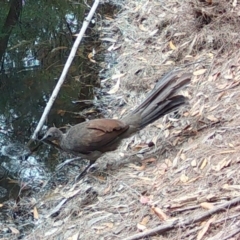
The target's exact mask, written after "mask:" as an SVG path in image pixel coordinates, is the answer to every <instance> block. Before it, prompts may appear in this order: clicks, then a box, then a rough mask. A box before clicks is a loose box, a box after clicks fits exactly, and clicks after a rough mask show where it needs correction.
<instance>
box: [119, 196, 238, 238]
mask: <svg viewBox="0 0 240 240" xmlns="http://www.w3.org/2000/svg"><path fill="white" fill-rule="evenodd" d="M238 203H240V197H238V198H234V199H233V200H231V201H228V202H226V203H223V204H221V205H219V206H216V207H214V208H212V209H211V210H209V211H207V212H205V213H203V214H200V215H198V216H196V217H192V218H188V219H185V220H175V221H173V222H170V223H167V224H164V225H161V226H158V227H156V228H153V229H151V230H148V231H145V232H143V233H138V234H135V235H133V236H130V237H127V238H124V239H123V240H138V239H142V238H144V237H149V236H154V235H157V234H160V233H163V232H166V231H168V230H171V229H173V228H175V227H177V228H179V227H184V226H186V225H189V224H193V223H196V222H200V221H202V220H204V219H206V218H208V217H210V216H211V215H213V214H215V213H218V212H222V211H225V210H227V209H229V208H231V207H233V206H235V205H236V204H238Z"/></svg>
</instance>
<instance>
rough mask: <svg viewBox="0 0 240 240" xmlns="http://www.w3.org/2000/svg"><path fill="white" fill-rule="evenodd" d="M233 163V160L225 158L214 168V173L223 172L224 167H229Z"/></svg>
mask: <svg viewBox="0 0 240 240" xmlns="http://www.w3.org/2000/svg"><path fill="white" fill-rule="evenodd" d="M231 161H232V160H231V159H228V160H227V159H226V158H224V159H223V160H221V161H220V162H219V163H218V164H217V165H215V166H212V169H213V170H214V171H217V172H218V171H220V170H222V169H223V168H224V167H228V166H229V165H230V163H231Z"/></svg>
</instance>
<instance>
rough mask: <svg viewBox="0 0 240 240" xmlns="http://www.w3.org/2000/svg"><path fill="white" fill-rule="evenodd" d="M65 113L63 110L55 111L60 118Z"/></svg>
mask: <svg viewBox="0 0 240 240" xmlns="http://www.w3.org/2000/svg"><path fill="white" fill-rule="evenodd" d="M65 113H66V111H65V110H61V109H60V110H58V111H57V114H58V115H60V116H61V117H62V116H64V114H65Z"/></svg>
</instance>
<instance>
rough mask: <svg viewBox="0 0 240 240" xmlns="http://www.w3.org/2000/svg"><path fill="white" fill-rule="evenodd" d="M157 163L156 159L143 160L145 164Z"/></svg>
mask: <svg viewBox="0 0 240 240" xmlns="http://www.w3.org/2000/svg"><path fill="white" fill-rule="evenodd" d="M156 161H157V159H156V158H154V157H151V158H147V159H144V160H142V162H144V163H152V162H156Z"/></svg>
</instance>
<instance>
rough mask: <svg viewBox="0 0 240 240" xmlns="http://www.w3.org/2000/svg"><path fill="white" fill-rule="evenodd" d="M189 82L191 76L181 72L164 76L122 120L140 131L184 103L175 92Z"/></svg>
mask: <svg viewBox="0 0 240 240" xmlns="http://www.w3.org/2000/svg"><path fill="white" fill-rule="evenodd" d="M190 80H191V74H187V73H183V72H182V71H173V72H170V73H168V74H166V75H165V76H163V77H162V78H161V79H160V80H159V81H158V83H157V84H156V86H155V87H154V89H153V90H152V91H151V92H150V93H149V94H148V96H147V97H146V99H145V100H144V101H143V102H142V103H141V104H140V105H139V106H138V107H137V108H136V109H135V110H133V111H132V112H131V113H130V114H129V115H128V116H126V117H125V118H124V119H123V120H125V119H126V120H127V121H125V122H126V123H128V124H129V125H132V126H133V127H136V126H138V128H139V129H142V128H144V127H145V126H147V125H148V124H150V123H152V122H154V121H155V120H157V119H159V118H160V117H162V116H164V115H165V114H167V113H170V112H172V111H174V110H176V109H177V108H178V107H179V106H181V105H183V104H184V103H185V102H186V98H185V97H184V96H182V95H177V92H178V91H179V90H180V89H181V88H182V87H184V86H185V85H186V84H188V83H189V82H190ZM135 119H136V121H135ZM129 130H130V129H129ZM132 130H133V131H134V129H132ZM130 131H131V130H130Z"/></svg>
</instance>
